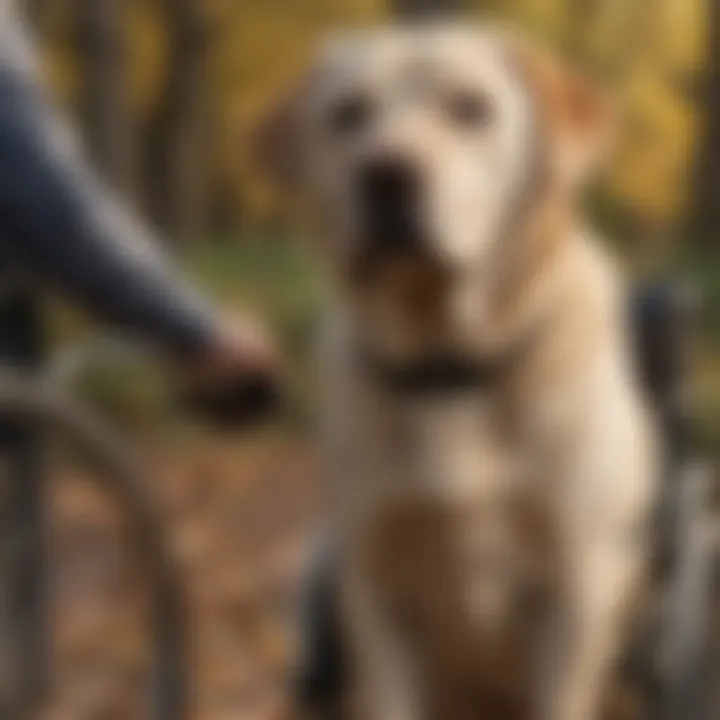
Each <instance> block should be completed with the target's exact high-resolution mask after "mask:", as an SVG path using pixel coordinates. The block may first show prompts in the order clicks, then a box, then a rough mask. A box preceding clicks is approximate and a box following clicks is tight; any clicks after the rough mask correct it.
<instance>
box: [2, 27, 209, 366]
mask: <svg viewBox="0 0 720 720" xmlns="http://www.w3.org/2000/svg"><path fill="white" fill-rule="evenodd" d="M2 35H3V33H2V32H0V43H2V40H3V37H2ZM4 51H5V52H0V232H2V234H3V236H2V242H3V243H4V244H7V245H8V246H9V249H10V251H11V252H12V253H13V254H14V255H15V256H16V257H17V259H18V261H19V262H20V263H21V264H23V265H25V266H27V267H28V268H30V269H31V270H32V271H33V272H34V273H35V274H36V275H38V276H39V277H41V278H42V279H44V280H46V281H49V282H50V283H52V284H54V285H56V286H58V287H60V288H61V289H62V290H63V291H64V292H67V293H68V294H70V295H71V296H73V297H74V298H75V299H77V300H78V301H79V302H80V303H81V304H82V306H83V307H85V308H87V309H89V310H91V311H92V312H94V313H95V314H97V315H99V316H101V317H102V318H104V319H106V320H109V321H111V322H113V323H116V324H120V325H122V326H123V327H124V328H127V329H129V330H131V331H133V332H135V333H137V334H141V335H142V336H144V337H147V338H149V339H151V340H152V341H153V342H155V343H158V344H159V345H160V346H162V347H163V348H164V349H166V350H167V351H169V352H170V353H172V354H175V355H186V356H187V355H198V356H200V355H202V354H204V353H205V352H207V351H208V349H209V348H210V346H211V345H212V344H213V343H214V342H215V340H216V338H215V333H216V332H217V331H218V328H216V326H215V322H214V317H213V314H212V313H211V312H210V309H209V308H208V307H207V306H206V304H205V303H204V302H203V300H201V299H200V298H199V297H198V296H197V294H196V293H195V292H193V290H192V289H190V288H189V287H188V286H187V285H186V284H185V283H184V282H183V281H182V280H181V279H180V278H179V277H178V275H176V274H175V272H174V271H173V270H172V269H171V268H170V266H169V265H168V263H167V262H166V260H165V258H163V257H162V256H161V254H160V252H159V250H158V248H157V246H154V245H153V242H152V239H151V238H150V237H149V233H148V231H147V230H146V228H144V226H143V225H142V224H141V223H140V222H139V221H138V220H137V219H136V218H135V217H134V216H133V215H132V214H131V212H130V211H129V210H128V209H127V208H125V207H124V206H123V205H122V203H121V202H120V201H119V200H118V199H117V198H115V197H114V196H113V195H112V193H111V192H110V191H109V190H108V189H107V188H106V187H104V186H103V183H102V182H100V180H99V178H98V177H97V176H96V175H95V174H94V173H93V172H92V171H91V170H90V169H89V167H88V166H87V165H86V164H85V162H84V160H83V159H82V157H81V156H80V153H79V152H78V150H77V148H76V147H75V146H74V144H73V142H72V141H71V139H70V137H69V135H68V133H67V132H66V129H65V128H64V126H63V124H62V121H61V120H60V119H58V118H57V117H56V116H55V115H54V113H53V111H52V109H51V108H50V106H49V105H48V104H47V102H46V100H45V98H44V97H43V95H42V93H41V91H40V90H39V89H38V88H37V86H36V85H35V84H34V82H33V79H32V77H31V75H30V74H29V73H28V72H27V69H26V68H25V67H23V63H22V62H21V59H20V58H15V57H13V56H11V55H10V54H9V51H8V48H7V47H5V48H4Z"/></svg>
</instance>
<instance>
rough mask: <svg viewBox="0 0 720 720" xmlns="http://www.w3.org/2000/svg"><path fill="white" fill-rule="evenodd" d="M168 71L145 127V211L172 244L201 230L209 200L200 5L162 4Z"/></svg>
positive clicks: (191, 0)
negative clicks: (146, 164)
mask: <svg viewBox="0 0 720 720" xmlns="http://www.w3.org/2000/svg"><path fill="white" fill-rule="evenodd" d="M165 8H166V10H165V16H166V19H167V27H168V33H169V38H168V40H169V57H168V72H167V77H166V80H165V87H164V90H163V95H162V97H161V99H160V102H159V104H158V106H157V109H156V112H155V113H154V115H153V117H152V118H151V120H150V126H149V128H148V137H147V139H148V144H149V146H148V153H147V157H148V163H149V165H148V168H147V180H148V183H149V186H150V187H149V192H150V204H151V207H150V208H149V209H150V212H151V215H152V217H153V218H154V220H155V222H156V223H157V225H158V227H159V228H160V229H161V230H162V231H163V232H165V233H166V234H167V235H168V236H169V237H170V238H172V239H173V240H174V241H175V242H177V243H185V242H187V241H189V240H193V239H197V238H199V237H201V236H202V234H203V232H205V231H206V220H207V200H208V174H209V169H208V165H207V155H208V150H209V148H208V145H209V138H208V131H207V54H208V44H209V43H208V39H209V34H210V33H209V26H208V21H207V18H206V15H205V12H204V11H203V3H202V2H201V1H200V0H166V5H165Z"/></svg>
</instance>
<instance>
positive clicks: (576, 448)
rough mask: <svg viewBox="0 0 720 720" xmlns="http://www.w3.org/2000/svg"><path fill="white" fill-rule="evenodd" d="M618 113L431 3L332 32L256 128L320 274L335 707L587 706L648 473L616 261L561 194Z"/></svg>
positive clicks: (593, 160)
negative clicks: (307, 214)
mask: <svg viewBox="0 0 720 720" xmlns="http://www.w3.org/2000/svg"><path fill="white" fill-rule="evenodd" d="M611 116H612V113H611V111H610V108H609V107H608V103H607V101H606V100H605V98H604V97H603V96H602V95H601V94H600V93H599V92H598V91H597V90H596V89H595V88H594V87H592V86H591V85H590V84H588V82H586V81H585V80H584V79H583V78H581V77H578V76H577V75H576V74H575V73H574V72H572V71H571V70H570V69H569V68H568V67H566V66H565V65H564V64H563V63H562V62H560V61H559V60H557V59H555V58H553V57H552V56H550V55H549V54H547V53H545V52H543V51H541V50H539V49H537V48H534V47H533V46H532V44H531V43H529V42H527V41H525V40H521V39H519V38H517V37H514V36H513V35H512V34H509V33H507V32H502V33H498V32H495V31H492V30H489V29H488V30H482V29H471V28H468V27H462V26H450V25H425V26H418V27H412V28H406V29H403V28H394V29H387V30H375V31H367V32H360V33H358V34H356V35H352V36H349V37H345V38H341V39H338V40H336V41H334V42H331V43H330V45H329V46H328V47H327V48H326V50H325V51H324V52H323V53H321V56H320V58H319V59H318V61H317V63H316V65H315V66H314V67H313V68H312V69H311V71H310V72H309V73H308V74H307V75H306V76H305V77H304V78H302V80H301V81H300V82H299V84H298V86H297V88H295V89H294V90H293V92H291V93H289V94H288V96H287V97H286V98H284V99H283V101H282V102H281V103H279V105H278V107H277V108H275V109H274V111H273V112H272V113H271V114H270V117H269V118H268V119H267V121H266V123H265V124H264V125H263V129H262V133H261V142H262V150H263V156H264V159H265V161H266V162H268V163H269V164H271V166H272V169H273V170H274V171H275V172H276V174H277V175H278V176H279V177H280V178H281V179H282V180H283V181H284V182H286V183H291V186H292V188H293V189H294V190H296V191H299V192H301V193H302V195H303V197H304V198H305V199H306V201H307V203H308V206H309V207H310V209H311V211H312V213H313V218H314V220H315V221H316V227H317V228H318V230H319V234H320V235H321V236H322V238H323V248H324V252H325V253H326V255H327V257H328V258H329V259H330V262H331V263H332V267H333V268H334V271H335V277H336V278H337V299H336V303H335V306H334V308H333V312H332V313H331V318H330V319H329V320H328V323H327V332H326V333H325V342H324V343H323V352H322V363H323V367H322V381H323V384H324V395H325V402H324V406H323V407H324V447H325V453H326V455H325V456H326V461H327V469H328V474H329V479H330V481H331V487H332V490H333V497H334V501H335V514H334V518H335V520H336V524H337V532H336V536H337V538H338V543H339V553H340V558H341V573H342V580H343V582H342V585H341V595H342V602H341V608H342V614H343V622H344V627H345V631H346V634H347V639H348V643H349V647H350V651H351V667H352V679H353V693H352V698H351V702H350V703H349V713H350V716H351V717H354V718H362V719H363V720H418V719H420V718H423V719H429V720H464V719H467V720H475V719H477V720H525V719H527V720H535V719H537V720H593V719H594V718H597V717H598V716H599V714H600V706H601V701H602V699H603V698H602V695H603V687H604V683H605V681H606V679H607V677H608V674H609V672H610V671H611V669H612V666H613V661H614V659H615V657H616V655H617V653H618V652H619V650H620V645H621V641H622V636H623V628H624V625H625V623H626V621H627V619H628V615H629V613H630V611H631V609H632V606H633V601H634V598H635V596H636V595H637V593H638V591H639V589H640V585H641V583H642V579H643V574H644V566H645V563H646V558H647V555H648V550H649V548H648V536H647V532H646V529H647V524H648V521H649V516H650V514H651V513H650V510H651V507H652V504H653V500H654V493H655V449H654V441H653V431H652V427H651V423H650V421H649V416H648V413H647V411H646V408H645V407H644V404H643V400H642V398H641V394H640V392H639V390H638V389H637V387H636V382H635V378H634V376H633V370H632V368H631V365H632V362H631V358H630V351H629V348H628V339H627V337H626V334H625V326H624V321H623V315H624V298H623V284H622V281H621V278H620V276H619V274H618V271H617V269H616V267H615V266H614V264H613V262H612V261H611V259H610V258H609V257H608V256H607V254H606V253H605V251H604V250H603V249H602V248H601V247H600V246H599V244H598V243H597V242H596V240H595V238H594V237H593V236H592V234H591V233H590V232H589V231H588V230H587V229H586V227H585V226H584V224H583V222H582V219H581V217H580V216H579V213H578V202H577V199H578V195H579V190H580V189H581V188H582V186H583V184H584V183H585V181H586V180H587V178H588V177H589V175H590V174H591V173H592V171H593V170H594V169H595V166H596V165H597V163H598V160H599V159H600V157H601V156H602V154H603V151H604V149H605V146H606V142H607V140H608V135H609V130H610V125H611V121H612V117H611Z"/></svg>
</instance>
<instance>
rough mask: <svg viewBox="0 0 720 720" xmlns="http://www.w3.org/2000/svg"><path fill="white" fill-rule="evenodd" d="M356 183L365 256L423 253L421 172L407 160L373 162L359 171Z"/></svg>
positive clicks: (378, 159)
mask: <svg viewBox="0 0 720 720" xmlns="http://www.w3.org/2000/svg"><path fill="white" fill-rule="evenodd" d="M356 182H357V195H358V201H359V209H360V239H361V244H362V246H363V250H364V252H365V253H368V254H372V255H375V256H385V255H390V256H398V255H413V254H415V253H417V252H421V251H422V250H423V249H425V247H426V245H427V243H426V238H425V233H424V232H423V229H422V222H421V216H422V208H421V200H422V199H421V188H420V172H419V170H418V168H416V167H414V165H413V164H412V162H411V161H410V160H408V159H405V158H402V157H394V156H381V157H379V158H373V159H372V160H369V161H367V162H366V163H365V164H364V165H363V166H362V167H361V168H360V169H359V171H358V174H357V181H356Z"/></svg>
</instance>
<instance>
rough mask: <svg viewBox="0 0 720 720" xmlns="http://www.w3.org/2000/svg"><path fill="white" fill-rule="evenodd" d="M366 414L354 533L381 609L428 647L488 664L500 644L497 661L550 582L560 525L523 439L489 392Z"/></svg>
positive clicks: (428, 651) (428, 652)
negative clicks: (553, 539) (554, 523)
mask: <svg viewBox="0 0 720 720" xmlns="http://www.w3.org/2000/svg"><path fill="white" fill-rule="evenodd" d="M365 420H366V421H367V424H364V423H363V426H362V427H361V428H360V429H361V432H360V434H359V435H358V438H359V439H360V440H364V442H365V443H366V445H365V448H366V449H365V451H364V456H363V455H361V457H363V460H362V461H361V462H360V463H358V464H357V465H356V466H355V473H353V475H354V477H353V480H352V482H353V483H355V490H356V491H359V492H360V493H361V494H362V496H363V499H364V504H363V503H362V502H361V503H359V504H356V505H355V512H356V515H355V519H356V521H357V523H358V525H357V531H358V537H357V538H356V541H357V545H358V547H361V548H362V553H363V557H362V560H361V562H362V565H363V574H364V575H365V582H366V583H367V585H368V586H369V587H370V588H371V591H372V593H373V595H374V596H375V598H376V601H377V602H378V604H379V606H380V610H381V612H382V613H383V614H385V615H387V616H388V617H389V618H390V619H391V624H392V625H393V626H394V627H396V628H398V629H399V631H400V632H401V633H402V634H403V635H404V636H405V637H406V638H407V639H408V640H410V641H411V642H412V643H414V644H419V645H422V646H427V647H418V648H417V650H418V651H419V652H418V654H419V655H420V656H423V657H428V656H432V657H434V658H436V659H438V661H440V660H442V662H448V663H450V664H453V663H455V662H458V663H462V664H466V663H467V664H468V665H472V666H479V665H481V664H482V663H481V662H480V657H477V656H476V655H477V653H478V652H479V651H480V648H482V649H483V652H489V651H490V649H491V647H492V648H494V649H493V650H492V651H491V652H490V654H491V655H493V656H494V657H495V661H497V656H498V653H499V652H500V651H501V649H502V651H503V652H505V651H508V652H510V649H511V648H517V643H515V642H512V643H511V642H509V640H510V637H509V634H512V635H513V636H514V635H515V634H516V632H517V629H518V627H520V626H521V625H522V623H519V622H518V620H519V619H521V620H527V619H528V617H529V615H528V607H529V606H533V605H534V606H535V607H538V606H539V604H538V598H539V596H540V595H541V594H542V592H544V583H545V581H546V580H547V575H546V573H545V568H544V567H543V564H544V563H545V561H546V560H547V557H548V555H549V553H548V548H547V547H546V546H547V544H548V543H549V541H550V534H551V533H550V527H551V522H550V518H549V514H548V512H547V508H546V507H545V506H544V505H543V503H542V502H540V501H539V496H541V495H542V494H541V493H538V492H537V490H538V484H537V483H536V482H534V480H535V478H534V477H533V475H532V473H531V472H529V468H528V466H527V465H526V463H525V459H526V458H525V457H524V452H523V448H522V445H521V444H520V443H518V442H517V441H516V438H514V437H513V436H512V435H511V434H509V433H508V432H507V430H506V428H504V427H503V423H502V420H503V417H502V415H501V413H500V409H499V408H498V407H497V406H495V405H494V404H493V402H492V399H490V398H485V397H482V396H480V395H476V396H471V397H459V398H454V399H445V400H442V401H430V402H421V403H417V404H415V405H414V406H411V407H403V408H393V407H390V408H384V409H383V412H382V413H378V414H372V413H369V414H368V415H367V416H366V417H365ZM359 507H364V508H365V513H363V512H362V511H361V510H358V508H359ZM461 658H463V659H461ZM495 661H494V662H495ZM433 672H436V670H434V671H433Z"/></svg>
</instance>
